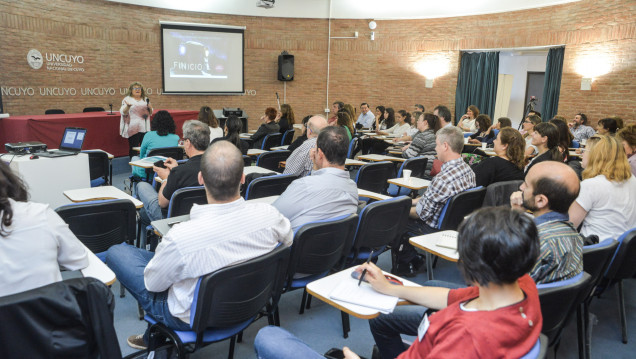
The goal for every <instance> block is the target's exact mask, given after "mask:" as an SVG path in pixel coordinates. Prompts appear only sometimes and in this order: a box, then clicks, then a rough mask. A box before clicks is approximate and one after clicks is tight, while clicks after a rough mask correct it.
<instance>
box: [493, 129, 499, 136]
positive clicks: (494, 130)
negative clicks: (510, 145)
mask: <svg viewBox="0 0 636 359" xmlns="http://www.w3.org/2000/svg"><path fill="white" fill-rule="evenodd" d="M493 132H494V133H495V137H494V138H497V136H499V130H498V129H496V128H495V129H493Z"/></svg>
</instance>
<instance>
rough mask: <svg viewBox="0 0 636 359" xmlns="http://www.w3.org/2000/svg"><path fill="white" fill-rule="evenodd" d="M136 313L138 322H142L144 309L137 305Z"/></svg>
mask: <svg viewBox="0 0 636 359" xmlns="http://www.w3.org/2000/svg"><path fill="white" fill-rule="evenodd" d="M137 313H138V315H139V320H144V309H143V308H142V307H141V305H139V303H137Z"/></svg>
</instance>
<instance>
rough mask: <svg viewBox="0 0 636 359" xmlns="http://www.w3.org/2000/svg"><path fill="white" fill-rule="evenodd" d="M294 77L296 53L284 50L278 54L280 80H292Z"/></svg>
mask: <svg viewBox="0 0 636 359" xmlns="http://www.w3.org/2000/svg"><path fill="white" fill-rule="evenodd" d="M293 79H294V55H290V54H289V53H288V52H287V51H283V52H281V53H280V55H278V80H279V81H292V80H293Z"/></svg>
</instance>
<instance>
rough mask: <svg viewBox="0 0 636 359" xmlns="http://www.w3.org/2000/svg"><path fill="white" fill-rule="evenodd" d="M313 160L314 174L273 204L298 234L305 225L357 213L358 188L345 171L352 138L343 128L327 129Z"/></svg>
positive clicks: (299, 181) (301, 180) (296, 183)
mask: <svg viewBox="0 0 636 359" xmlns="http://www.w3.org/2000/svg"><path fill="white" fill-rule="evenodd" d="M316 143H317V145H318V146H317V148H312V149H311V150H310V151H309V153H310V155H309V156H310V158H311V159H312V161H313V164H314V171H313V172H311V175H310V176H306V177H303V178H299V179H297V180H295V181H294V182H292V183H291V184H290V185H289V187H287V190H285V192H283V194H282V195H281V196H280V197H279V198H278V199H277V200H276V201H275V202H274V203H273V204H272V205H273V206H274V207H276V208H277V209H278V210H279V211H280V213H282V214H283V216H285V217H287V218H289V220H290V221H291V225H292V229H293V230H294V231H296V230H297V229H298V228H299V227H300V226H302V225H303V224H305V223H308V222H313V221H319V220H323V219H330V218H335V217H338V216H341V215H345V214H352V213H356V211H357V208H358V187H357V186H356V183H355V182H353V181H352V180H351V179H350V178H349V172H347V171H345V170H344V164H345V160H346V158H347V151H348V149H349V138H348V137H347V132H346V131H345V130H344V128H342V127H334V126H328V127H326V128H325V129H323V130H322V131H320V135H318V140H317V142H316Z"/></svg>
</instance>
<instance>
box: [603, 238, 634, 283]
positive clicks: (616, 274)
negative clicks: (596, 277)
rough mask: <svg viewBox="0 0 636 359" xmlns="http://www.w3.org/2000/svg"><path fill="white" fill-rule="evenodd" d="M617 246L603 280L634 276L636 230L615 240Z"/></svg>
mask: <svg viewBox="0 0 636 359" xmlns="http://www.w3.org/2000/svg"><path fill="white" fill-rule="evenodd" d="M617 241H618V243H619V245H618V249H617V250H616V254H615V255H614V257H613V258H612V262H611V263H610V265H609V268H607V272H606V273H605V278H608V279H610V280H612V281H617V280H621V279H626V278H631V277H633V276H634V274H636V260H634V258H636V228H632V229H630V230H629V231H627V232H625V233H623V234H622V235H621V236H620V237H618V239H617Z"/></svg>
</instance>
